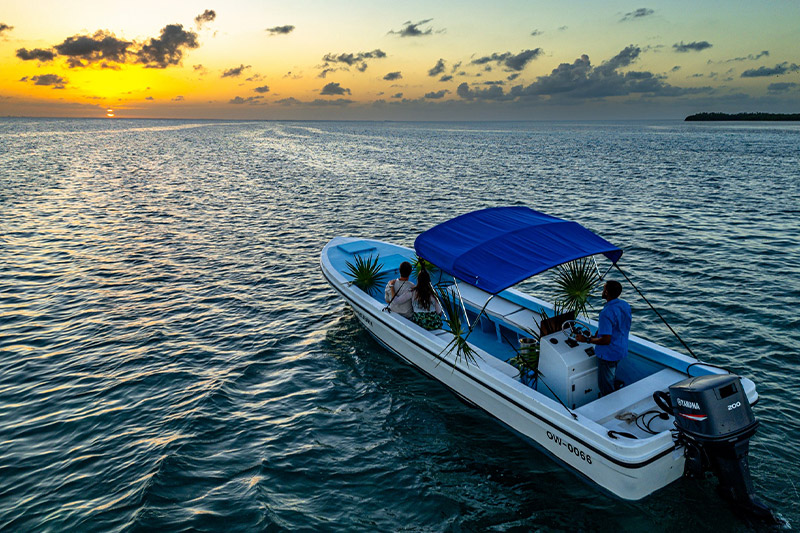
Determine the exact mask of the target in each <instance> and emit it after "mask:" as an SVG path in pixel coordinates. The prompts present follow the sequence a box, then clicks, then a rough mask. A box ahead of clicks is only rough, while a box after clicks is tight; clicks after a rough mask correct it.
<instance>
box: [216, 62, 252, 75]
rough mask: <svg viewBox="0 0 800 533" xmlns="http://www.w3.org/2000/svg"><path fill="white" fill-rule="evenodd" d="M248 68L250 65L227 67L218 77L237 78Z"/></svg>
mask: <svg viewBox="0 0 800 533" xmlns="http://www.w3.org/2000/svg"><path fill="white" fill-rule="evenodd" d="M249 68H251V66H250V65H239V66H238V67H233V68H229V69H227V70H225V71H224V72H223V73H222V76H220V78H238V77H239V76H241V75H242V73H243V72H244V71H245V70H247V69H249Z"/></svg>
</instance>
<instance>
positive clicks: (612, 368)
mask: <svg viewBox="0 0 800 533" xmlns="http://www.w3.org/2000/svg"><path fill="white" fill-rule="evenodd" d="M620 294H622V285H621V284H620V283H619V282H618V281H614V280H609V281H607V282H606V284H605V285H604V286H603V299H605V300H606V304H605V305H604V306H603V310H602V311H600V318H599V319H598V326H597V335H596V336H594V337H585V336H583V335H576V337H575V339H576V340H577V341H578V342H589V343H591V344H596V345H597V348H595V353H596V354H597V382H598V385H599V386H600V396H605V395H607V394H611V393H612V392H614V378H615V377H616V375H617V363H619V362H620V361H621V360H622V359H623V358H624V357H625V356H627V355H628V335H629V334H630V332H631V306H630V305H628V302H626V301H625V300H621V299H620V298H619V295H620Z"/></svg>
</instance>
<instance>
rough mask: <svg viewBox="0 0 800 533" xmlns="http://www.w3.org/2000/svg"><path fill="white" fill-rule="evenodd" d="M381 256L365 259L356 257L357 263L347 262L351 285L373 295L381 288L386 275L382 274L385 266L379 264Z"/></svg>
mask: <svg viewBox="0 0 800 533" xmlns="http://www.w3.org/2000/svg"><path fill="white" fill-rule="evenodd" d="M379 258H380V255H378V256H376V257H374V258H373V257H372V256H371V255H370V256H369V257H368V258H367V259H364V258H363V257H361V256H360V255H359V256H356V258H355V261H354V262H353V263H351V262H350V261H345V266H347V270H348V272H347V274H348V275H349V276H350V278H351V279H350V283H352V284H353V285H355V286H356V287H358V288H359V289H361V290H362V291H364V292H366V293H367V294H369V295H373V294H375V292H376V289H377V288H378V287H379V285H380V284H381V282H382V281H383V278H384V273H382V272H381V269H383V265H382V264H381V263H379V262H378V259H379Z"/></svg>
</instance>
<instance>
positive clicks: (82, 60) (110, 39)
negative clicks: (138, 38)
mask: <svg viewBox="0 0 800 533" xmlns="http://www.w3.org/2000/svg"><path fill="white" fill-rule="evenodd" d="M132 44H133V43H131V42H129V41H123V40H121V39H117V38H116V37H115V36H114V34H113V33H108V32H104V31H102V30H99V31H96V32H95V33H94V35H73V36H72V37H68V38H66V39H64V41H63V42H62V43H61V44H57V45H56V46H55V47H54V48H55V49H56V51H57V52H58V54H59V55H62V56H67V58H68V59H67V64H68V65H69V67H70V68H76V67H85V66H87V65H89V64H92V63H98V62H105V61H112V62H114V63H124V62H125V61H126V60H127V57H128V48H130V47H131V45H132Z"/></svg>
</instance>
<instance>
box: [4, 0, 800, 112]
mask: <svg viewBox="0 0 800 533" xmlns="http://www.w3.org/2000/svg"><path fill="white" fill-rule="evenodd" d="M798 43H800V2H798V1H796V0H791V1H773V2H768V3H762V2H752V1H703V2H698V1H692V2H684V1H670V2H666V1H658V2H654V1H645V2H641V3H637V2H633V3H632V2H622V1H608V2H596V1H572V2H540V1H525V0H519V1H510V0H506V1H502V0H500V1H494V2H486V1H480V2H479V1H473V0H462V1H459V2H450V1H440V2H430V1H426V2H421V1H410V2H394V3H389V2H375V1H361V0H356V1H349V2H337V1H333V0H313V1H312V0H296V1H293V2H269V1H264V0H247V1H242V0H238V1H237V0H229V1H227V2H224V3H220V4H215V3H214V2H213V0H212V1H204V2H194V1H164V0H159V1H153V0H139V1H138V2H108V1H107V0H106V1H103V2H99V1H94V0H83V1H80V2H72V1H64V0H60V1H53V0H37V1H36V2H11V1H7V2H3V5H2V7H0V116H7V115H11V116H65V117H104V116H106V115H107V114H110V113H109V111H108V110H113V114H114V115H115V117H123V118H124V117H129V118H137V117H141V118H144V117H153V118H217V119H346V120H350V119H359V120H360V119H368V120H491V119H504V120H508V119H515V120H516V119H519V120H536V119H548V120H552V119H565V120H575V119H615V118H619V119H636V118H643V119H644V118H683V116H685V115H687V114H691V113H695V112H700V111H723V112H740V111H749V112H754V111H766V112H785V113H790V112H792V113H798V112H800V66H799V64H800V45H799V44H798Z"/></svg>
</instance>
